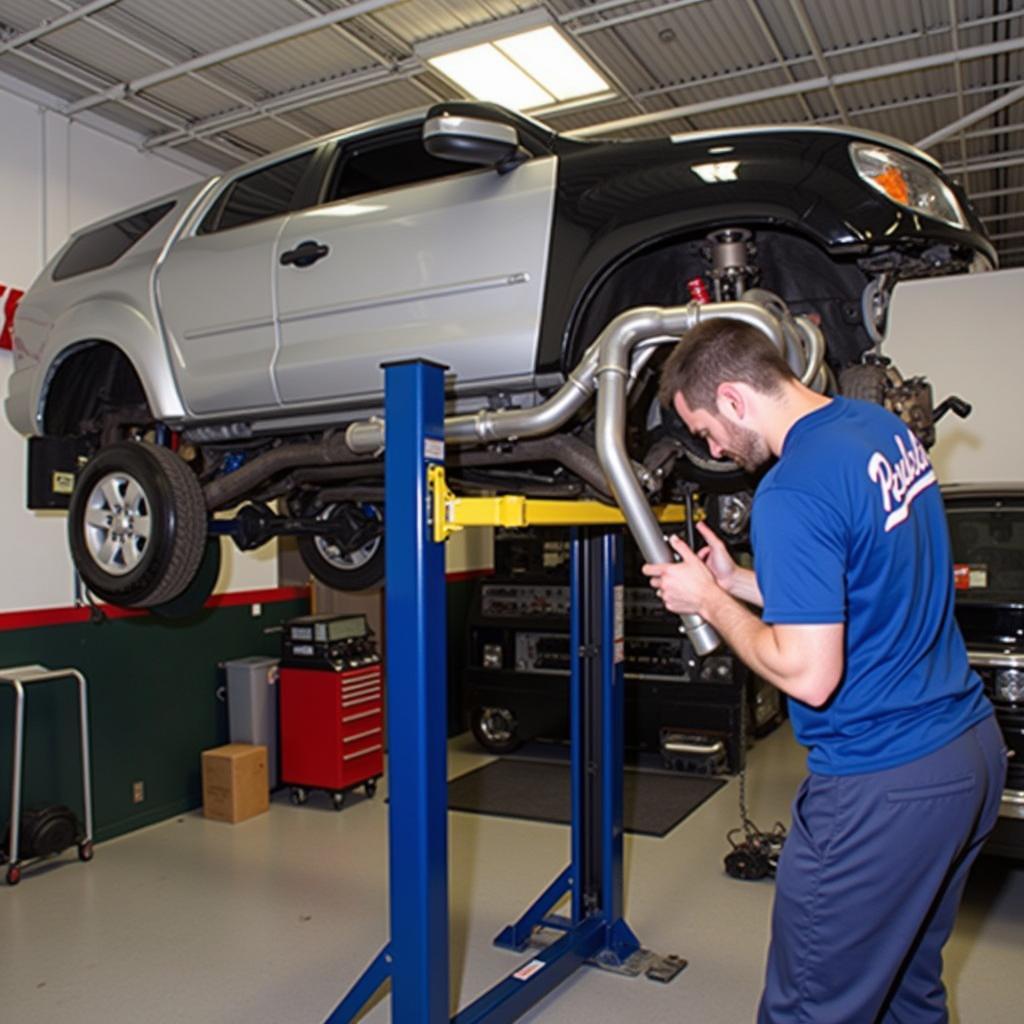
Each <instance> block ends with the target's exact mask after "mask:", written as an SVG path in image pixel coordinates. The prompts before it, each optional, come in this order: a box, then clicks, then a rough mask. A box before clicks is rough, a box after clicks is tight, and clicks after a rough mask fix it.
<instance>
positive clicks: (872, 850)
mask: <svg viewBox="0 0 1024 1024" xmlns="http://www.w3.org/2000/svg"><path fill="white" fill-rule="evenodd" d="M1005 779H1006V750H1005V747H1004V745H1003V741H1002V736H1001V734H1000V732H999V728H998V726H997V725H996V722H995V718H994V717H991V716H990V717H989V718H987V719H985V720H984V721H982V722H981V723H979V724H978V725H976V726H974V728H972V729H969V730H968V731H967V732H965V733H964V734H963V735H962V736H959V737H958V738H957V739H955V740H954V741H953V742H952V743H949V744H947V745H946V746H945V747H943V748H942V749H940V750H937V751H936V752H935V753H933V754H929V755H928V756H926V757H922V758H919V759H918V760H916V761H912V762H911V763H910V764H905V765H900V766H899V767H897V768H891V769H888V770H886V771H881V772H872V773H868V774H863V775H811V776H810V777H809V778H807V779H805V780H804V782H803V784H802V785H801V787H800V790H799V792H798V793H797V797H796V800H795V801H794V804H793V824H792V828H791V830H790V834H789V836H788V837H787V839H786V844H785V846H784V847H783V850H782V856H781V858H780V861H779V868H778V875H777V878H776V893H775V906H774V910H773V914H772V940H771V948H770V950H769V953H768V969H767V977H766V981H765V990H764V994H763V996H762V999H761V1007H760V1011H759V1014H758V1022H759V1024H875V1022H884V1024H940V1022H945V1021H947V1020H948V1019H949V1017H948V1011H947V1009H946V991H945V988H944V987H943V984H942V977H941V976H942V947H943V946H944V945H945V943H946V940H947V939H948V938H949V933H950V932H951V931H952V929H953V922H954V920H955V918H956V912H957V908H958V906H959V904H960V897H961V895H962V893H963V889H964V883H965V882H966V880H967V873H968V871H969V869H970V867H971V864H972V863H973V862H974V859H975V857H976V856H977V855H978V852H979V850H980V849H981V846H982V843H983V842H984V840H985V837H986V836H987V835H988V834H989V832H991V831H992V829H993V828H994V826H995V823H996V818H997V816H998V813H999V802H1000V798H1001V795H1002V790H1003V786H1004V783H1005Z"/></svg>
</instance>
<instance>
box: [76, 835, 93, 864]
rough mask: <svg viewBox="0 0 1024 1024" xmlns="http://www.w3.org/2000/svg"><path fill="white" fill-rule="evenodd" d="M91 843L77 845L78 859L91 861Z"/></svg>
mask: <svg viewBox="0 0 1024 1024" xmlns="http://www.w3.org/2000/svg"><path fill="white" fill-rule="evenodd" d="M92 852H93V851H92V842H91V841H90V840H88V839H87V840H86V841H85V842H84V843H79V844H78V859H79V860H85V861H89V860H92Z"/></svg>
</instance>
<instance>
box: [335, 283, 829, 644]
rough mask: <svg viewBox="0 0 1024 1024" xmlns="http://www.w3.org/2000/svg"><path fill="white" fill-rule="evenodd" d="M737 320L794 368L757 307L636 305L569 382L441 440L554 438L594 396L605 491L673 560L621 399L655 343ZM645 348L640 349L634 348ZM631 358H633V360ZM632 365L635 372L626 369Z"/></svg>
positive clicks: (661, 555) (365, 437) (697, 638)
mask: <svg viewBox="0 0 1024 1024" xmlns="http://www.w3.org/2000/svg"><path fill="white" fill-rule="evenodd" d="M723 318H727V319H732V320H740V321H742V322H744V323H747V324H749V325H751V326H752V327H755V328H756V329H757V330H759V331H761V333H762V334H764V335H766V336H767V337H768V339H769V340H770V341H771V342H772V344H773V345H775V347H776V348H777V349H778V350H779V352H780V353H782V355H783V356H784V357H788V358H789V361H790V362H791V363H792V362H793V361H794V359H795V358H796V357H797V354H796V353H795V352H794V351H793V349H794V345H793V341H792V339H787V338H786V336H785V335H784V333H783V330H782V327H781V325H780V323H779V321H778V320H777V319H776V318H775V317H774V316H773V315H772V314H771V313H770V312H769V311H768V310H767V309H765V308H764V306H761V305H759V304H758V303H756V302H748V301H736V302H713V303H706V304H703V305H701V304H698V303H695V302H692V303H690V304H689V305H687V306H668V307H660V306H640V307H638V308H636V309H631V310H627V311H626V312H624V313H620V314H619V315H618V316H617V317H616V318H615V319H614V320H612V322H611V323H610V324H608V326H607V327H605V329H604V330H603V331H602V332H601V334H600V335H599V336H598V338H597V340H596V341H594V342H593V344H591V345H590V347H589V348H588V349H587V351H586V352H585V353H584V356H583V358H582V359H581V360H580V362H579V364H578V365H577V367H576V368H575V369H574V370H573V371H572V373H570V374H569V378H568V380H567V381H566V382H565V384H563V385H562V387H561V388H559V389H558V391H557V392H555V394H554V395H552V396H551V398H549V399H548V400H547V401H545V402H542V403H541V404H540V405H537V406H534V407H533V408H529V409H498V410H487V409H485V410H481V411H480V412H477V413H473V414H470V415H463V416H451V417H449V418H448V419H446V420H445V425H444V430H445V440H446V441H447V442H449V443H450V444H456V445H462V444H486V443H488V442H493V441H502V440H509V441H511V440H519V439H523V438H531V437H539V436H542V435H544V434H551V433H554V432H555V431H557V430H559V429H561V428H562V427H563V426H565V424H566V423H568V422H569V420H570V419H572V417H573V416H574V415H575V414H576V413H577V412H579V410H580V409H581V408H582V407H583V405H584V404H585V403H586V402H587V401H588V400H589V399H590V397H591V396H592V395H593V394H594V391H595V390H597V392H598V398H597V423H596V440H597V455H598V459H599V461H600V463H601V468H602V469H603V470H604V474H605V476H606V477H607V479H608V483H609V485H610V489H611V492H612V494H613V495H614V497H615V500H616V502H617V503H618V505H619V508H621V509H622V513H623V515H624V516H625V518H626V523H627V524H628V526H629V529H630V532H631V533H632V534H633V538H634V539H635V540H636V543H637V545H638V546H639V548H640V551H641V552H642V553H643V556H644V558H645V559H646V560H647V561H648V562H654V563H661V562H671V561H672V560H673V557H672V552H671V549H670V548H669V547H668V544H667V543H666V542H665V539H664V537H663V536H662V532H661V527H660V526H659V524H658V521H657V520H656V519H655V518H654V514H653V513H652V512H651V509H650V506H649V504H648V502H647V498H646V497H645V495H644V492H643V489H642V488H641V486H640V483H639V481H638V480H637V476H636V471H635V470H634V467H633V463H632V461H631V460H630V458H629V454H628V452H627V451H626V442H625V424H626V399H627V395H628V392H629V387H630V383H631V380H632V379H633V377H634V375H635V373H636V372H637V368H638V366H639V365H640V363H639V362H638V361H639V360H643V361H644V362H646V360H648V359H650V358H651V355H652V354H653V349H654V347H655V346H657V345H662V344H673V343H675V342H677V341H678V340H679V337H680V336H681V335H683V334H685V333H686V332H687V331H689V330H691V329H692V328H694V327H696V326H697V325H698V324H699V323H702V322H704V321H706V320H718V319H723ZM641 343H643V349H642V350H641V351H639V352H636V351H635V350H636V349H637V347H638V346H639V345H640V344H641ZM805 343H806V352H805V353H804V354H803V355H804V359H805V362H804V365H803V366H796V367H794V370H795V371H796V372H797V374H798V376H803V375H807V376H809V377H810V378H811V379H813V377H815V376H816V375H817V373H818V371H819V370H820V366H821V358H822V356H823V354H824V353H823V349H824V345H823V341H822V339H821V336H820V332H816V331H812V330H807V329H806V328H805ZM634 355H635V358H634ZM631 363H632V368H631ZM345 443H346V446H347V447H348V449H349V450H350V451H351V452H352V453H354V454H357V455H371V454H379V452H380V451H381V450H382V449H383V447H384V443H385V424H384V422H383V421H382V420H379V419H373V420H364V421H361V422H359V423H353V424H351V426H349V428H348V429H347V430H346V432H345ZM681 618H682V621H683V627H684V629H685V630H686V632H687V634H688V636H689V638H690V642H691V643H692V644H693V647H694V650H695V651H696V652H697V654H698V655H701V656H703V655H705V654H709V653H711V651H713V650H714V649H715V648H716V647H718V645H719V643H720V642H721V641H720V639H719V637H718V634H717V633H716V632H715V631H714V629H712V627H711V626H709V625H708V624H707V623H706V622H705V621H704V620H703V619H701V618H700V617H699V616H697V615H684V616H681Z"/></svg>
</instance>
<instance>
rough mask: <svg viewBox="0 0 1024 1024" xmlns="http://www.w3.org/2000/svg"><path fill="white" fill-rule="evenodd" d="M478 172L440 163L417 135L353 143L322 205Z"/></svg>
mask: <svg viewBox="0 0 1024 1024" xmlns="http://www.w3.org/2000/svg"><path fill="white" fill-rule="evenodd" d="M476 170H479V168H477V167H474V166H473V165H472V164H461V163H456V162H455V161H453V160H439V159H438V158H437V157H436V156H431V155H430V154H429V153H428V152H427V151H426V150H425V149H424V148H423V142H422V140H421V139H420V135H419V131H418V130H417V131H416V133H415V134H412V133H409V134H405V135H403V136H401V137H398V138H396V137H394V136H392V138H390V139H387V140H380V139H377V140H367V141H366V142H365V143H363V144H360V143H358V142H357V143H355V144H354V145H353V146H352V147H351V148H350V149H348V150H346V151H344V152H343V153H342V154H341V160H340V161H339V165H338V169H337V171H336V172H335V175H334V181H333V182H332V183H331V186H330V188H329V189H328V192H327V196H326V197H325V199H324V202H327V203H333V202H337V201H338V200H339V199H351V198H352V197H353V196H359V195H364V194H365V193H367V192H380V191H381V190H382V189H386V188H397V187H399V186H400V185H416V184H419V183H420V182H424V181H430V180H431V179H433V178H447V177H450V176H452V175H455V174H465V173H467V172H469V171H476Z"/></svg>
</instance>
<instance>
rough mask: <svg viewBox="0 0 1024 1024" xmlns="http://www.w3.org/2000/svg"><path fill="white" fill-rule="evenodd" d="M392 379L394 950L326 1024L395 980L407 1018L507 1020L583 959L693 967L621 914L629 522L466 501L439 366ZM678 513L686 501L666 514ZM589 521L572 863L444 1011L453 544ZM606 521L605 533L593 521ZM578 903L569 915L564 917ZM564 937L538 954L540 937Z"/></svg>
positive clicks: (577, 622) (533, 504)
mask: <svg viewBox="0 0 1024 1024" xmlns="http://www.w3.org/2000/svg"><path fill="white" fill-rule="evenodd" d="M384 373H385V416H386V422H387V424H388V436H387V445H386V448H385V454H384V459H385V507H386V508H387V510H388V513H387V517H386V523H385V543H386V555H385V557H386V568H387V580H388V586H387V595H386V600H387V621H388V630H387V665H388V686H389V697H388V703H389V706H390V708H391V713H390V715H389V716H388V751H389V756H388V772H389V783H388V794H389V854H390V911H389V912H390V931H391V940H390V942H389V943H388V944H387V945H386V946H385V947H384V949H383V950H381V952H380V953H378V954H377V956H376V958H375V959H374V960H373V961H372V962H371V963H370V965H369V966H368V967H367V968H366V970H365V971H364V972H363V974H362V976H361V977H360V978H359V980H358V981H357V982H356V983H355V985H354V986H353V987H352V988H351V989H350V990H349V992H348V994H347V995H346V996H345V998H344V999H343V1000H342V1001H341V1003H339V1004H338V1006H337V1007H336V1008H335V1009H334V1011H333V1012H332V1013H331V1014H330V1016H329V1017H328V1018H327V1024H349V1022H351V1021H354V1020H356V1019H357V1018H358V1017H359V1016H360V1015H361V1013H362V1011H363V1010H364V1008H365V1007H366V1006H367V1004H368V1003H369V1002H370V1000H371V999H372V998H373V997H374V995H375V993H376V992H377V990H378V989H379V988H380V987H381V985H383V984H384V982H385V981H387V980H388V979H390V981H391V1019H392V1020H393V1021H397V1022H401V1024H507V1022H511V1021H514V1020H517V1019H518V1018H519V1017H521V1016H522V1015H523V1014H524V1013H525V1012H526V1011H527V1010H529V1009H530V1007H532V1006H534V1005H536V1004H537V1003H538V1002H539V1001H540V1000H542V999H543V998H544V997H545V996H547V995H548V994H550V993H551V992H552V991H553V990H554V989H555V988H557V987H558V985H559V984H560V983H561V982H562V981H564V980H565V979H566V978H568V977H569V976H570V975H571V974H573V973H574V972H575V971H576V970H577V969H578V968H579V967H581V966H583V965H584V964H587V963H591V964H596V965H597V966H599V967H603V968H605V969H609V970H613V971H616V972H618V973H622V974H628V975H637V974H640V973H642V972H646V973H647V974H648V976H650V977H652V978H656V979H657V980H659V981H664V980H670V979H671V977H674V976H675V974H676V973H678V971H679V970H681V969H682V967H683V966H684V965H685V961H683V960H680V959H679V958H677V957H659V956H657V955H656V954H653V953H651V952H650V951H649V950H646V949H643V948H642V947H641V945H640V942H639V940H638V939H637V937H636V936H635V935H634V934H633V932H632V930H631V929H630V927H629V925H628V924H627V923H626V921H625V918H624V917H623V899H622V892H623V884H622V883H623V856H622V854H623V828H622V799H623V797H622V770H623V738H622V712H623V584H622V536H621V528H620V527H619V526H617V525H613V524H621V523H623V522H624V519H623V517H622V515H621V513H620V512H619V511H618V510H617V509H614V508H609V507H608V506H605V505H601V504H599V503H596V502H561V501H559V502H554V501H530V500H529V499H525V498H522V497H518V496H506V497H498V498H456V496H455V495H453V494H451V492H450V491H448V489H447V487H446V486H445V482H444V367H442V366H439V365H438V364H436V363H431V362H429V361H426V360H419V359H417V360H410V361H407V362H399V363H390V364H386V365H385V367H384ZM659 516H660V518H662V519H663V520H673V519H675V520H678V519H679V518H681V509H680V508H679V507H678V506H675V507H668V508H665V509H662V510H660V513H659ZM530 522H544V523H547V524H548V525H551V524H561V525H567V526H568V525H573V526H576V527H578V528H577V529H574V530H573V540H572V545H571V555H572V559H571V573H570V575H571V605H572V612H571V623H570V638H571V639H570V643H571V650H573V651H574V652H575V657H574V658H573V660H572V673H571V694H572V697H571V715H572V763H571V778H572V784H571V790H572V828H571V842H570V858H571V859H570V863H569V865H568V867H566V868H565V869H564V870H563V871H562V872H561V874H559V875H558V877H557V878H555V880H554V881H553V882H552V883H551V884H550V885H549V886H548V888H547V889H546V890H545V891H544V892H543V893H541V895H540V896H539V897H538V898H537V899H536V900H535V901H534V903H533V904H532V905H531V906H530V907H529V908H528V909H527V910H526V912H525V913H524V914H523V915H522V916H521V917H520V918H519V919H518V920H517V921H516V922H514V923H513V924H510V925H509V926H507V927H506V928H505V929H504V930H503V931H502V932H501V934H500V935H499V936H498V937H497V938H496V939H495V943H496V945H499V946H502V947H505V948H508V949H511V950H515V951H518V952H523V951H526V950H527V949H528V948H530V947H531V945H535V946H537V947H538V948H535V949H534V951H533V952H532V954H531V955H530V958H529V959H528V960H526V961H525V962H523V963H521V964H520V965H519V966H518V967H517V968H516V969H515V970H513V971H512V972H511V973H509V974H508V975H507V976H506V977H505V978H504V979H503V980H501V981H499V982H498V983H497V984H496V985H495V986H494V987H493V988H491V989H490V990H488V991H487V992H485V993H484V994H483V995H481V996H479V997H478V998H477V999H476V1000H475V1001H474V1002H472V1003H471V1004H470V1005H469V1006H467V1007H466V1008H464V1009H462V1010H460V1011H458V1012H457V1013H456V1014H455V1016H454V1017H452V1016H450V1013H449V999H450V996H449V991H450V989H449V917H448V913H449V912H448V849H447V835H448V799H447V728H446V726H447V716H446V691H447V664H446V656H445V655H446V651H445V639H444V638H445V635H446V607H445V601H446V597H445V574H444V540H445V539H446V537H447V536H448V535H449V534H450V533H451V532H453V531H455V530H458V529H461V528H462V527H463V526H467V525H484V524H496V525H509V526H523V525H526V524H527V523H530ZM593 524H599V525H593ZM567 895H568V896H570V897H571V900H570V904H569V908H570V909H569V915H568V916H562V915H556V914H554V913H553V911H554V909H555V907H556V906H557V905H558V904H559V903H560V902H561V901H562V900H563V899H564V898H565V897H566V896H567ZM551 936H558V937H557V938H555V939H554V941H551V942H550V944H547V945H543V944H542V943H543V938H545V937H547V938H549V937H551Z"/></svg>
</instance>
